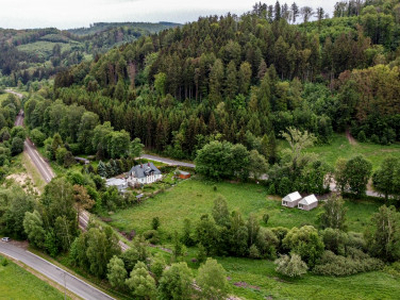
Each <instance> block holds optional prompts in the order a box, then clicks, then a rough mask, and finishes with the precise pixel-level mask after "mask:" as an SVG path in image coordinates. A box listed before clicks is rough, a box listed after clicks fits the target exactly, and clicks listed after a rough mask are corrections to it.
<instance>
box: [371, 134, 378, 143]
mask: <svg viewBox="0 0 400 300" xmlns="http://www.w3.org/2000/svg"><path fill="white" fill-rule="evenodd" d="M371 142H372V143H374V144H379V137H378V136H377V135H376V134H373V135H371Z"/></svg>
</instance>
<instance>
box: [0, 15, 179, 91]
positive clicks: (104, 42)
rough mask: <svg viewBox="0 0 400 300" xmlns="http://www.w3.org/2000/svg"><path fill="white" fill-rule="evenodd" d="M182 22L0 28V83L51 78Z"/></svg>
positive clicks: (26, 81) (11, 83)
mask: <svg viewBox="0 0 400 300" xmlns="http://www.w3.org/2000/svg"><path fill="white" fill-rule="evenodd" d="M177 26H179V24H175V23H168V22H160V23H154V24H153V23H130V22H126V23H95V24H93V25H91V26H90V27H89V28H77V29H70V30H59V29H57V28H43V29H25V30H15V29H0V72H1V75H3V77H2V80H1V82H0V84H3V85H11V86H13V85H16V84H17V83H18V82H19V81H20V82H22V83H23V84H26V83H28V82H29V81H35V80H42V79H47V78H49V77H51V76H52V75H54V74H56V73H57V72H59V71H62V70H63V69H65V68H67V67H71V66H73V65H75V64H79V63H80V62H82V61H84V60H90V59H92V58H94V57H95V56H96V55H98V54H101V53H105V52H107V51H108V50H110V49H112V48H113V47H115V46H119V45H122V44H124V43H130V42H133V41H135V40H137V39H138V38H139V37H141V36H147V35H151V34H154V33H157V32H160V31H163V30H166V29H169V28H174V27H177Z"/></svg>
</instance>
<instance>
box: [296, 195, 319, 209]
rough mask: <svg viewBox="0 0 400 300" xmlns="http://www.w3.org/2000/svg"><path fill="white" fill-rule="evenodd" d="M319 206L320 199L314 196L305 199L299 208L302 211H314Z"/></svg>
mask: <svg viewBox="0 0 400 300" xmlns="http://www.w3.org/2000/svg"><path fill="white" fill-rule="evenodd" d="M317 206H318V199H317V197H315V195H314V194H312V195H309V196H307V197H304V198H303V199H302V200H301V201H300V202H299V204H298V206H297V207H298V208H299V209H302V210H307V211H308V210H312V209H314V208H316V207H317Z"/></svg>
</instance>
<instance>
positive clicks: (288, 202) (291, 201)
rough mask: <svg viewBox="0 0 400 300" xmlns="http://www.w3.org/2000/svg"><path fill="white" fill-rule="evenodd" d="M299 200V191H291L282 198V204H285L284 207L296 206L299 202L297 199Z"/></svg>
mask: <svg viewBox="0 0 400 300" xmlns="http://www.w3.org/2000/svg"><path fill="white" fill-rule="evenodd" d="M300 200H301V195H300V193H299V192H294V193H291V194H289V195H286V196H285V197H284V198H283V199H282V205H283V206H286V207H290V208H293V207H297V205H298V204H299V201H300Z"/></svg>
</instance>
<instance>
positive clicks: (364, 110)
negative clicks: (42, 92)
mask: <svg viewBox="0 0 400 300" xmlns="http://www.w3.org/2000/svg"><path fill="white" fill-rule="evenodd" d="M356 4H357V5H356ZM399 7H400V5H399V1H385V2H384V3H383V4H382V3H381V2H380V1H367V2H363V1H350V2H349V3H347V4H346V3H338V4H337V5H336V7H335V16H334V18H332V19H325V17H324V14H323V13H322V12H323V11H322V12H321V9H320V8H318V9H317V12H318V14H317V20H316V21H313V22H311V21H309V18H310V16H312V13H313V11H312V10H311V12H309V11H308V10H307V9H305V8H298V7H297V8H296V6H293V5H292V6H291V7H289V6H287V5H280V4H279V2H277V3H276V4H275V6H271V5H270V6H268V5H265V4H261V3H260V4H256V5H255V6H254V7H253V10H252V11H251V12H249V13H247V14H244V15H243V16H241V17H238V16H235V15H231V14H227V15H226V16H223V17H217V16H210V17H207V18H200V19H199V20H198V21H197V22H194V23H190V24H186V25H184V26H182V27H178V28H175V29H171V30H168V31H163V32H161V33H159V34H156V35H152V36H150V37H142V38H140V39H139V40H138V41H137V42H134V43H131V44H127V45H124V46H122V47H120V48H117V49H113V50H111V51H110V52H108V53H107V54H105V55H101V56H99V57H97V58H96V59H95V60H94V62H92V63H89V62H84V63H82V64H81V65H79V66H77V67H74V68H72V69H70V70H68V71H66V72H63V73H60V74H58V76H57V78H56V81H55V91H56V97H57V98H61V99H62V100H63V101H64V102H65V103H66V104H72V103H77V104H81V105H84V106H85V107H86V109H88V110H91V111H93V112H95V113H96V114H98V115H99V117H100V120H101V121H111V123H112V125H113V126H114V127H115V128H116V129H117V130H121V129H125V130H127V131H128V132H129V133H130V134H131V136H132V137H139V138H141V140H142V141H143V142H144V143H145V145H146V146H147V147H149V148H154V149H155V150H157V151H159V152H166V154H168V155H172V156H176V157H193V154H194V153H195V150H197V149H200V148H202V146H203V145H204V144H205V143H207V142H208V141H210V140H213V139H226V140H228V141H231V142H234V143H237V142H240V143H242V144H244V145H246V146H247V147H248V148H249V149H258V150H259V152H260V153H266V152H268V151H269V152H270V153H269V154H267V156H268V157H269V158H270V160H271V159H272V160H273V159H274V153H273V152H274V151H271V148H274V145H273V144H274V140H275V136H277V135H279V134H280V132H281V131H283V130H285V128H287V127H288V126H294V127H296V128H299V129H302V130H308V131H310V132H312V133H314V134H315V135H316V136H317V137H318V138H319V141H320V142H327V141H329V138H330V135H331V134H332V132H333V131H343V130H344V129H345V128H347V127H351V129H352V131H353V132H354V133H355V134H358V133H359V132H360V131H363V132H364V134H366V137H367V138H372V139H374V141H375V142H380V143H391V142H393V141H395V140H398V139H399V137H400V131H399V130H400V128H399V125H398V124H399V122H396V121H397V120H398V118H399V116H398V114H399V111H398V107H399V97H398V88H397V85H398V84H399V78H398V77H399V72H398V68H397V66H398V63H399V60H398V56H399V50H398V44H399V32H400V26H399V17H400V11H399ZM296 9H297V17H299V15H300V12H301V15H302V17H303V20H304V22H303V23H302V24H292V23H294V22H295V21H296V18H294V17H293V16H296ZM309 9H311V8H309ZM384 78H386V79H384ZM382 81H385V82H382ZM82 87H83V88H82ZM365 87H368V88H365ZM367 100H368V101H367ZM378 106H379V109H376V108H377V107H378ZM376 119H379V122H378V123H377V122H376ZM375 137H378V139H377V140H376V138H375ZM271 144H272V145H271ZM261 145H264V146H261ZM267 145H269V146H267ZM263 147H264V149H263ZM267 149H269V150H267Z"/></svg>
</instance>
